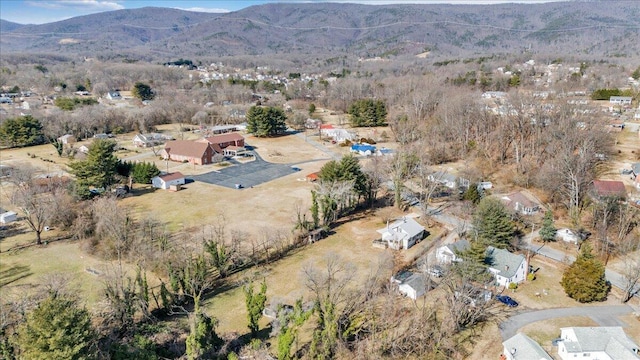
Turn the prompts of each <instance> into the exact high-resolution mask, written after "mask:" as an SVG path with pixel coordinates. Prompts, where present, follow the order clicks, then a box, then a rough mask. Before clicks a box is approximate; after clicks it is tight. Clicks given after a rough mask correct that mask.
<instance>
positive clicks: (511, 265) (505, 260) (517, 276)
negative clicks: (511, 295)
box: [487, 246, 528, 287]
mask: <svg viewBox="0 0 640 360" xmlns="http://www.w3.org/2000/svg"><path fill="white" fill-rule="evenodd" d="M487 263H488V265H489V272H491V273H492V274H493V276H494V277H495V279H496V284H498V285H502V286H505V287H506V286H509V284H510V283H516V284H519V283H521V282H523V281H524V280H525V279H526V277H527V270H528V269H527V268H528V264H527V259H526V258H525V257H524V256H523V255H521V254H514V253H511V252H509V251H507V250H504V249H498V248H495V247H493V246H489V247H488V248H487Z"/></svg>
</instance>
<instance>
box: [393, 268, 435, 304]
mask: <svg viewBox="0 0 640 360" xmlns="http://www.w3.org/2000/svg"><path fill="white" fill-rule="evenodd" d="M391 282H392V283H396V284H398V292H399V293H400V294H402V295H404V296H406V297H408V298H409V299H412V300H416V299H418V298H419V297H421V296H422V295H424V294H425V293H426V292H427V286H426V282H425V274H421V273H413V272H411V271H402V272H400V273H398V274H397V275H395V276H393V277H392V278H391Z"/></svg>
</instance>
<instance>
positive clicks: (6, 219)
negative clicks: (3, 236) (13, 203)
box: [0, 210, 18, 224]
mask: <svg viewBox="0 0 640 360" xmlns="http://www.w3.org/2000/svg"><path fill="white" fill-rule="evenodd" d="M0 211H1V210H0ZM16 220H18V214H16V213H15V212H13V211H6V212H3V213H1V214H0V224H8V223H10V222H14V221H16Z"/></svg>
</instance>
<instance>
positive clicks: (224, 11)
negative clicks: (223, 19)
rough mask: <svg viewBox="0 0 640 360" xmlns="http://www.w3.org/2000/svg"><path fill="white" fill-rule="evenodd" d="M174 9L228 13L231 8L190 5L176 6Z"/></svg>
mask: <svg viewBox="0 0 640 360" xmlns="http://www.w3.org/2000/svg"><path fill="white" fill-rule="evenodd" d="M175 9H178V10H184V11H195V12H206V13H228V12H231V10H229V9H220V8H204V7H190V8H180V7H177V8H175Z"/></svg>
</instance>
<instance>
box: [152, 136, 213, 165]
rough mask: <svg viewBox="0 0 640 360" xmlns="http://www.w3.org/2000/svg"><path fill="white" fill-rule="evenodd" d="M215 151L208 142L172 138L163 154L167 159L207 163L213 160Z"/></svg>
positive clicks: (197, 163) (165, 146)
mask: <svg viewBox="0 0 640 360" xmlns="http://www.w3.org/2000/svg"><path fill="white" fill-rule="evenodd" d="M214 154H215V151H214V150H213V148H212V147H211V144H209V143H208V142H202V141H191V140H172V141H168V142H167V143H166V144H165V145H164V149H163V150H162V151H161V156H162V157H163V158H164V159H165V160H172V161H180V162H189V163H192V164H194V165H205V164H211V163H212V162H213V155H214Z"/></svg>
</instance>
